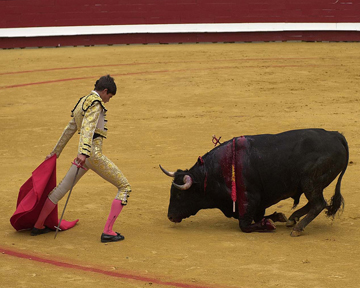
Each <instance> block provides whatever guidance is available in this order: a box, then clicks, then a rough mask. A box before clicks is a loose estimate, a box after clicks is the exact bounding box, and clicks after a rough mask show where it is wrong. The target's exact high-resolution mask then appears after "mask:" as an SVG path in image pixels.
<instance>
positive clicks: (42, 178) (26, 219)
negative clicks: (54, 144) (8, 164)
mask: <svg viewBox="0 0 360 288" xmlns="http://www.w3.org/2000/svg"><path fill="white" fill-rule="evenodd" d="M55 187H56V155H54V156H52V157H51V158H49V159H47V160H45V161H44V162H43V163H41V164H40V165H39V167H37V168H36V169H35V170H34V171H33V172H32V176H31V177H30V178H29V179H28V180H27V181H26V182H25V183H24V184H23V185H22V186H21V188H20V191H19V196H18V199H17V205H16V211H15V213H14V214H13V215H12V216H11V218H10V223H11V225H12V226H13V227H14V228H15V229H16V230H17V231H19V230H24V229H31V228H33V227H34V224H35V222H36V220H37V218H38V217H39V214H40V212H41V209H42V207H43V205H44V203H45V200H46V198H47V196H48V194H49V193H50V192H51V191H52V190H53V189H54V188H55ZM78 221H79V219H78V220H75V221H71V222H69V221H65V220H62V221H61V225H60V228H61V230H67V229H70V228H72V227H74V226H75V224H76V223H77V222H78ZM58 223H59V220H58V205H56V206H55V208H54V210H53V211H52V212H51V213H50V215H49V216H48V218H47V219H46V221H45V223H44V224H45V226H47V227H49V228H50V229H53V230H55V229H56V228H55V226H57V225H58Z"/></svg>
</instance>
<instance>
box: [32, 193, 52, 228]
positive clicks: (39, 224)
mask: <svg viewBox="0 0 360 288" xmlns="http://www.w3.org/2000/svg"><path fill="white" fill-rule="evenodd" d="M55 206H56V204H54V203H53V202H51V200H50V199H49V198H46V201H45V203H44V206H43V208H42V209H41V212H40V215H39V218H38V219H37V221H36V223H35V225H34V227H35V228H37V229H44V228H45V226H44V223H45V220H46V218H47V217H48V216H49V214H50V213H51V211H53V210H54V208H55Z"/></svg>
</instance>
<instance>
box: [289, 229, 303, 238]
mask: <svg viewBox="0 0 360 288" xmlns="http://www.w3.org/2000/svg"><path fill="white" fill-rule="evenodd" d="M300 235H301V231H297V230H292V231H291V233H290V236H291V237H299V236H300Z"/></svg>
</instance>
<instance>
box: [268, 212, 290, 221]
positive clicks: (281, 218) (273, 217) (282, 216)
mask: <svg viewBox="0 0 360 288" xmlns="http://www.w3.org/2000/svg"><path fill="white" fill-rule="evenodd" d="M264 218H265V219H270V220H271V221H274V222H287V221H288V219H287V218H286V216H285V214H284V213H278V212H274V213H273V214H271V215H268V216H265V217H264Z"/></svg>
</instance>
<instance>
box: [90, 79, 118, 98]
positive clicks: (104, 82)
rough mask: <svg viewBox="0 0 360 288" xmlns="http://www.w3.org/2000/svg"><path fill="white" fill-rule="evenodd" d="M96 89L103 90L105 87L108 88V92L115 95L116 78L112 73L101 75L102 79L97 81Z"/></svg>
mask: <svg viewBox="0 0 360 288" xmlns="http://www.w3.org/2000/svg"><path fill="white" fill-rule="evenodd" d="M94 89H95V90H97V91H103V90H104V89H108V93H111V94H113V95H115V94H116V84H115V81H114V78H112V77H111V76H110V75H106V76H102V77H100V79H99V80H97V81H96V83H95V88H94Z"/></svg>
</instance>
